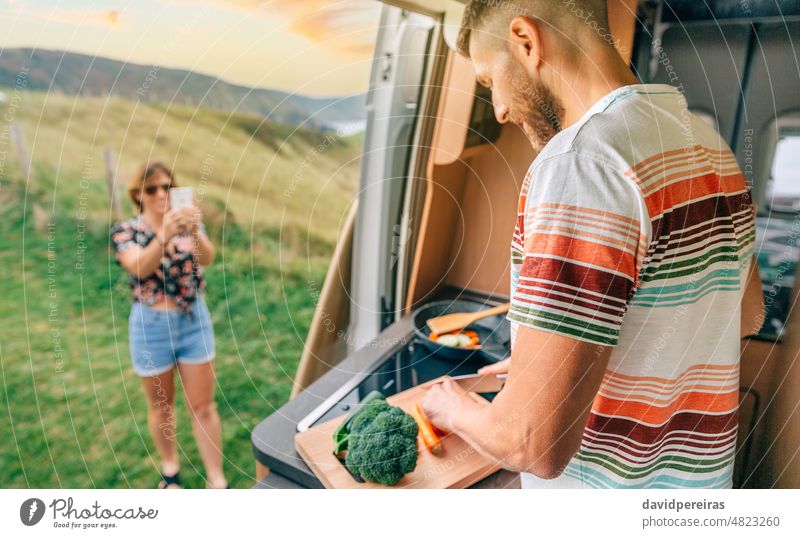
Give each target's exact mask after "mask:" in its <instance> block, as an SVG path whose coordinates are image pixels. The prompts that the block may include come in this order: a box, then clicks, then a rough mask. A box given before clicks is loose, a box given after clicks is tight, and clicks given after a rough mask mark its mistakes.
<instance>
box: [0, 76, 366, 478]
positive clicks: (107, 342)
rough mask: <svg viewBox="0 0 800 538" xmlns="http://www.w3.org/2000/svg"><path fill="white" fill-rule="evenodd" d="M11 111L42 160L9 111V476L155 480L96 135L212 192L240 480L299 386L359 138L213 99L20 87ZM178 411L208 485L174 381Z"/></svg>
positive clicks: (227, 406) (128, 161) (231, 429)
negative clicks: (157, 100) (267, 424)
mask: <svg viewBox="0 0 800 538" xmlns="http://www.w3.org/2000/svg"><path fill="white" fill-rule="evenodd" d="M8 93H9V95H11V94H12V92H11V91H9V92H8ZM7 111H8V110H0V112H3V114H0V118H1V117H2V116H3V115H4V113H5V112H7ZM13 119H14V121H16V122H17V123H18V124H19V125H20V126H21V129H22V131H23V133H24V135H25V138H26V139H27V143H28V146H29V149H30V152H31V155H32V161H33V174H32V180H31V182H30V183H28V184H26V183H25V182H24V181H23V180H22V177H23V175H22V170H21V168H20V165H19V163H18V162H16V160H15V158H14V155H15V154H14V152H13V148H12V146H10V141H9V140H8V139H7V138H6V137H5V135H6V134H7V128H8V125H7V123H5V122H4V121H3V120H0V144H1V145H0V149H2V150H5V153H3V152H0V159H2V160H0V164H2V168H1V169H0V171H2V176H0V264H2V267H3V268H4V273H5V275H7V276H6V280H5V283H4V285H3V293H2V295H0V325H2V327H3V330H2V331H0V385H1V386H2V389H1V390H0V408H3V409H7V410H8V412H7V413H0V437H2V439H4V442H3V444H2V447H1V448H0V485H2V486H3V487H33V488H46V487H79V488H80V487H153V486H154V485H155V483H156V482H157V477H158V476H157V475H158V469H157V465H156V460H155V459H153V456H154V454H155V451H154V447H153V445H152V443H151V441H150V439H149V434H148V432H147V426H146V414H145V409H146V408H145V400H144V396H143V394H142V392H141V388H140V385H139V383H140V382H139V379H138V378H137V377H136V376H135V374H133V372H132V371H131V370H130V365H129V364H130V363H129V356H128V348H127V316H128V313H129V310H130V298H129V293H128V289H127V284H126V281H125V275H124V273H123V271H122V270H121V269H120V268H119V267H118V265H116V263H115V262H114V260H113V258H112V257H111V254H110V250H109V239H108V229H109V226H110V224H111V218H110V216H109V203H108V194H107V192H106V188H105V182H104V179H103V165H102V162H103V161H102V149H103V148H104V147H110V148H112V149H113V151H114V152H115V153H116V154H117V156H118V162H119V169H120V173H123V172H127V171H128V170H131V169H132V167H133V166H134V165H135V164H136V163H138V162H140V161H141V160H143V159H146V158H148V157H149V156H150V155H151V154H152V155H154V156H155V155H158V156H161V157H163V158H164V159H165V160H167V161H168V162H172V163H175V167H176V171H177V177H178V180H179V181H182V182H183V184H185V185H193V186H195V187H199V188H202V189H203V190H204V194H203V199H204V200H203V206H204V209H205V214H206V223H207V226H208V228H209V232H210V235H211V236H212V239H213V240H214V241H215V243H216V244H217V245H218V257H217V261H216V263H215V265H213V266H211V267H210V268H209V270H208V271H207V278H208V295H207V302H208V304H209V308H210V310H211V312H212V317H213V320H214V324H215V332H216V336H217V360H216V365H217V371H218V378H219V387H218V389H217V402H218V406H219V410H220V414H221V417H222V421H223V442H224V451H225V458H226V461H225V469H226V472H227V474H228V476H229V480H230V482H231V485H232V486H233V487H249V486H250V485H252V483H253V456H252V451H251V447H250V440H249V435H250V431H251V430H252V428H253V427H254V426H255V425H256V424H257V423H258V422H259V421H260V420H262V419H263V418H264V417H266V416H267V415H269V414H270V413H271V412H273V411H274V410H275V409H277V408H278V407H279V406H280V405H282V404H283V403H284V402H285V401H286V400H287V398H288V396H289V393H290V389H291V380H292V378H293V375H294V371H295V368H296V366H297V361H298V359H299V357H300V353H301V351H302V345H303V340H304V338H305V336H306V333H307V331H308V326H309V322H310V320H311V316H312V314H313V309H314V298H315V297H316V296H317V293H316V292H317V291H318V290H317V289H316V286H318V285H320V283H321V282H322V281H323V278H324V274H325V270H326V268H327V263H328V260H329V257H330V254H331V253H332V250H333V247H334V245H335V241H336V236H337V233H338V232H337V231H338V228H339V226H340V222H341V220H342V219H343V218H344V215H345V213H346V211H347V208H348V205H349V203H350V201H351V199H352V197H353V196H354V193H355V192H356V188H357V177H358V157H359V151H360V146H361V140H360V139H359V138H341V139H333V140H332V141H330V139H329V142H325V138H324V137H325V135H324V134H322V133H319V132H316V131H312V130H295V129H293V128H291V127H287V126H283V125H275V124H263V123H261V122H260V120H258V119H257V118H254V117H250V116H245V115H232V116H231V115H227V114H224V113H221V112H219V111H212V110H204V109H190V108H184V107H170V108H166V107H164V106H156V105H142V104H137V103H133V102H130V101H125V100H123V99H119V98H114V99H111V100H108V101H106V100H100V99H87V98H75V97H67V96H54V95H50V96H47V95H44V94H40V93H35V92H34V93H24V94H21V101H20V106H19V107H18V108H17V109H16V111H15V113H14V114H13ZM209 156H210V157H211V160H209ZM204 162H205V163H206V164H205V165H204ZM208 163H212V164H211V168H212V169H213V170H212V172H211V173H208V170H207V167H208ZM204 166H206V169H204V168H203V167H204ZM204 170H205V171H204ZM34 206H37V208H34ZM124 207H126V208H128V209H130V206H129V205H127V204H126V205H124ZM37 222H38V224H37ZM177 409H178V443H179V451H180V453H181V461H182V464H183V470H182V474H183V475H185V478H186V482H187V483H188V485H189V486H191V487H202V474H201V473H202V468H201V462H200V458H199V455H198V453H197V449H196V446H195V443H194V440H193V438H192V435H191V427H190V423H189V418H188V416H187V413H186V411H185V406H184V402H183V398H182V396H180V395H179V396H178V401H177ZM193 466H194V467H193Z"/></svg>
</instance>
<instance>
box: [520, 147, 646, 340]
mask: <svg viewBox="0 0 800 538" xmlns="http://www.w3.org/2000/svg"><path fill="white" fill-rule="evenodd" d="M530 174H531V177H530V185H529V188H528V192H527V193H526V198H525V200H524V202H523V203H522V204H521V207H520V214H519V215H518V221H517V233H515V234H514V243H515V244H513V245H512V250H516V251H517V255H516V257H517V260H518V263H519V274H518V277H517V278H516V279H515V282H513V283H512V286H513V289H512V299H511V309H510V311H509V314H508V318H509V320H511V321H514V322H517V323H519V324H521V325H525V326H528V327H532V328H535V329H540V330H544V331H548V332H553V333H558V334H561V335H563V336H567V337H571V338H575V339H578V340H581V341H586V342H593V343H597V344H603V345H610V346H615V345H616V344H617V341H618V337H619V329H620V326H621V324H622V318H623V316H624V314H625V311H626V310H627V307H628V304H629V302H630V300H631V298H632V297H633V294H634V292H635V289H636V284H637V276H638V273H639V269H640V268H641V263H642V260H643V258H644V254H645V252H646V249H647V244H648V237H647V236H648V234H649V219H647V218H646V216H645V215H644V214H643V212H646V206H645V205H644V201H643V199H642V196H641V191H639V189H638V187H636V185H635V184H634V183H633V182H631V181H629V180H627V179H626V178H625V177H624V176H623V175H622V174H621V173H615V172H612V171H611V170H610V169H607V168H606V167H605V166H604V165H603V163H601V162H599V161H596V160H594V159H592V158H586V157H582V156H580V155H577V154H575V153H573V152H568V153H565V154H561V155H557V156H554V157H551V158H549V159H547V160H545V161H543V162H542V163H535V164H534V168H533V169H532V170H531V171H530Z"/></svg>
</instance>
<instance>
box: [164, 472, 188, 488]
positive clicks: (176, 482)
mask: <svg viewBox="0 0 800 538" xmlns="http://www.w3.org/2000/svg"><path fill="white" fill-rule="evenodd" d="M158 489H183V485H182V484H181V477H180V472H177V473H175V474H174V475H171V476H167V475H165V474H164V473H161V481H160V482H159V483H158Z"/></svg>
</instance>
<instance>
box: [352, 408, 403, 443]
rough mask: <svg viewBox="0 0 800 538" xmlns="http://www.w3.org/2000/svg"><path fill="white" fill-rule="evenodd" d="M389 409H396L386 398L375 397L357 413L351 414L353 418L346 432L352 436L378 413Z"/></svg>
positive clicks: (367, 424)
mask: <svg viewBox="0 0 800 538" xmlns="http://www.w3.org/2000/svg"><path fill="white" fill-rule="evenodd" d="M389 409H397V408H396V407H395V408H393V407H392V406H390V405H389V404H388V403H386V400H382V399H376V400H372V401H371V402H369V403H368V404H367V405H365V406H364V407H363V408H362V409H361V411H359V412H358V414H356V415H354V416H353V420H352V421H351V422H350V424H349V427H348V433H349V434H350V435H351V436H352V435H353V434H355V433H357V432H358V430H360V429H362V428H363V427H365V426H369V424H370V422H372V420H373V419H374V418H375V417H377V416H378V415H379V414H381V413H383V412H384V411H388V410H389Z"/></svg>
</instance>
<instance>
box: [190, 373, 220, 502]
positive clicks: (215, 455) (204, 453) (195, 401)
mask: <svg viewBox="0 0 800 538" xmlns="http://www.w3.org/2000/svg"><path fill="white" fill-rule="evenodd" d="M178 371H179V373H180V376H181V383H183V390H184V392H185V394H186V406H187V407H188V408H189V415H190V416H191V417H192V430H193V431H194V437H195V439H197V446H198V449H199V450H200V457H201V458H202V459H203V464H204V465H205V467H206V480H207V482H208V485H209V486H210V487H212V488H224V487H226V486H227V485H228V482H227V480H225V474H224V473H223V471H222V427H221V425H220V420H219V414H218V413H217V404H216V402H214V385H215V383H216V380H215V378H214V361H209V362H206V363H203V364H184V363H181V362H178Z"/></svg>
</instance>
